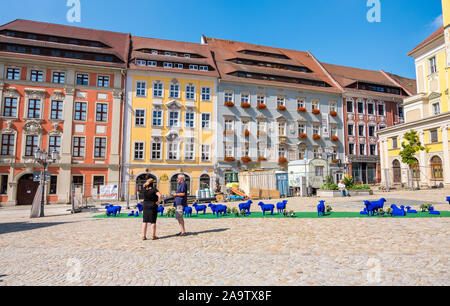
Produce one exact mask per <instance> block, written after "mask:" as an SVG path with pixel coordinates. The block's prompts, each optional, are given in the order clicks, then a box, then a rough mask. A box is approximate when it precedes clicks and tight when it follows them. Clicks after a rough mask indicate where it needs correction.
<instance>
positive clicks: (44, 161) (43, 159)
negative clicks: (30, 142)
mask: <svg viewBox="0 0 450 306" xmlns="http://www.w3.org/2000/svg"><path fill="white" fill-rule="evenodd" d="M34 159H35V161H36V162H37V163H38V164H40V165H42V167H43V168H44V171H43V173H42V175H41V185H42V195H41V214H40V216H39V217H40V218H42V217H44V206H45V172H46V170H47V167H48V166H49V165H50V164H53V163H56V161H57V160H59V152H58V151H56V150H54V151H53V152H51V153H50V155H49V153H47V152H46V151H45V150H41V149H39V148H38V149H37V150H36V152H34Z"/></svg>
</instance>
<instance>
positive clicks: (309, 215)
mask: <svg viewBox="0 0 450 306" xmlns="http://www.w3.org/2000/svg"><path fill="white" fill-rule="evenodd" d="M94 218H108V219H125V218H127V219H128V218H132V219H133V218H134V219H139V218H142V214H141V215H140V216H139V217H129V216H128V214H126V213H123V214H120V215H118V216H117V217H108V216H106V213H105V214H101V215H97V216H94ZM158 218H162V219H167V218H168V217H167V215H166V214H164V216H162V217H161V215H160V214H158ZM232 218H239V219H255V218H284V219H294V218H297V219H317V218H386V219H388V218H450V211H441V214H440V215H430V214H429V213H428V212H417V214H406V216H405V217H399V216H394V217H391V216H385V217H381V216H373V217H369V216H367V215H361V214H360V213H359V212H332V213H326V214H325V216H323V217H318V216H317V213H316V212H298V213H295V217H293V218H291V217H285V216H283V215H282V214H276V213H274V214H273V216H271V215H270V214H267V213H266V216H265V217H264V216H263V213H262V212H252V214H251V215H248V216H246V217H242V216H239V217H235V216H234V215H227V216H223V217H222V216H221V217H219V218H217V217H216V216H213V214H211V213H207V214H206V215H203V214H199V215H198V216H197V214H192V217H188V218H186V219H232ZM172 219H175V218H172Z"/></svg>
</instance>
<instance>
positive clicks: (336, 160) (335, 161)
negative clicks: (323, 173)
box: [331, 158, 339, 164]
mask: <svg viewBox="0 0 450 306" xmlns="http://www.w3.org/2000/svg"><path fill="white" fill-rule="evenodd" d="M331 162H332V163H333V164H337V163H339V159H336V158H335V159H333V160H332V161H331Z"/></svg>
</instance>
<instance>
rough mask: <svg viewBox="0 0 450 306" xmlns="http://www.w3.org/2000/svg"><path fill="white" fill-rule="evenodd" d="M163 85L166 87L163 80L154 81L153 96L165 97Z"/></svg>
mask: <svg viewBox="0 0 450 306" xmlns="http://www.w3.org/2000/svg"><path fill="white" fill-rule="evenodd" d="M163 87H164V84H163V83H161V82H155V83H153V97H155V98H162V97H163Z"/></svg>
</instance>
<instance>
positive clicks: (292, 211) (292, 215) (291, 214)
mask: <svg viewBox="0 0 450 306" xmlns="http://www.w3.org/2000/svg"><path fill="white" fill-rule="evenodd" d="M289 216H290V217H291V218H294V217H295V212H294V210H292V209H291V210H290V211H289Z"/></svg>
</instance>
